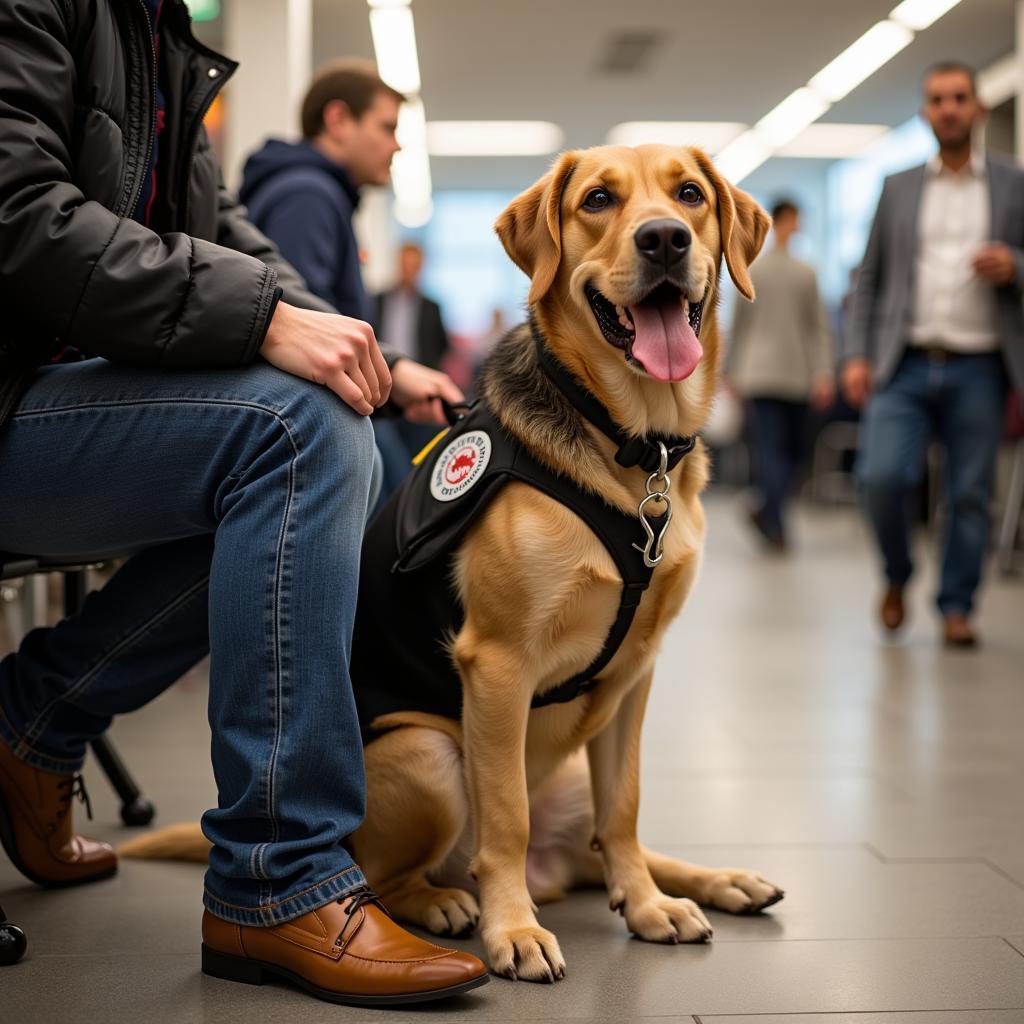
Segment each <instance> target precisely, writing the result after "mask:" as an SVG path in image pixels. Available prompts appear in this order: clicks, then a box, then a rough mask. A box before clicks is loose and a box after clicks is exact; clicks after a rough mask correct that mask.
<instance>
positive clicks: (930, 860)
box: [859, 842, 1024, 889]
mask: <svg viewBox="0 0 1024 1024" xmlns="http://www.w3.org/2000/svg"><path fill="white" fill-rule="evenodd" d="M859 845H861V846H863V847H864V849H865V850H867V851H868V853H870V854H871V855H872V856H873V857H875V858H876V859H877V860H878V861H879V863H881V864H886V865H888V864H981V865H982V866H984V867H986V868H989V869H990V870H991V871H993V872H995V874H997V875H999V877H1000V878H1002V879H1004V880H1005V881H1007V882H1009V883H1010V885H1012V886H1015V887H1016V888H1018V889H1024V883H1022V882H1019V881H1018V880H1017V879H1016V878H1014V877H1013V875H1011V874H1009V873H1008V872H1006V871H1004V870H1003V869H1002V868H1001V867H999V865H998V864H995V863H993V862H992V861H991V860H989V859H988V857H887V856H886V855H885V854H884V853H882V852H881V851H880V850H878V849H877V848H876V847H874V846H872V844H871V843H867V842H865V843H861V844H859Z"/></svg>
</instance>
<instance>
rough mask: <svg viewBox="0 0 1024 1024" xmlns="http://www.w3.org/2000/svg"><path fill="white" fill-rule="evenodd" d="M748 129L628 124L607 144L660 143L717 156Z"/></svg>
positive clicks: (721, 124)
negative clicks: (705, 151)
mask: <svg viewBox="0 0 1024 1024" xmlns="http://www.w3.org/2000/svg"><path fill="white" fill-rule="evenodd" d="M746 127H747V126H746V125H745V124H740V123H739V122H737V121H625V122H623V123H622V124H617V125H616V126H615V127H614V128H612V130H611V131H610V132H609V133H608V144H609V145H611V146H642V145H644V144H645V143H648V142H660V143H662V144H663V145H666V146H700V148H701V149H706V150H708V151H709V152H711V153H717V152H718V151H719V150H720V149H723V148H724V147H725V146H727V145H728V144H729V143H730V142H732V140H733V139H735V138H736V136H737V135H739V134H740V132H742V131H744V130H745V129H746Z"/></svg>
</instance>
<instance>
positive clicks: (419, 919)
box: [384, 885, 480, 938]
mask: <svg viewBox="0 0 1024 1024" xmlns="http://www.w3.org/2000/svg"><path fill="white" fill-rule="evenodd" d="M384 903H385V905H386V906H387V908H388V911H389V912H390V913H391V914H392V915H394V917H396V918H398V919H399V920H401V921H408V922H409V923H410V924H417V925H419V926H420V927H421V928H426V929H427V931H429V932H433V934H434V935H444V936H447V937H449V938H462V937H463V936H466V935H470V934H472V932H473V931H474V929H475V928H476V926H477V923H478V922H479V920H480V906H479V904H478V903H477V901H476V899H475V898H474V897H473V896H472V895H470V893H468V892H466V890H465V889H441V888H438V887H436V886H433V885H425V886H423V887H422V888H417V889H415V890H414V891H409V890H405V891H402V892H398V893H393V894H388V895H386V896H385V898H384Z"/></svg>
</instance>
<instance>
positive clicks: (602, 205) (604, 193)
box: [583, 188, 612, 210]
mask: <svg viewBox="0 0 1024 1024" xmlns="http://www.w3.org/2000/svg"><path fill="white" fill-rule="evenodd" d="M611 205H612V195H611V193H610V192H609V191H608V190H607V189H603V188H592V189H591V190H590V191H589V192H588V193H587V198H586V199H584V200H583V209H584V210H604V209H607V208H608V207H609V206H611Z"/></svg>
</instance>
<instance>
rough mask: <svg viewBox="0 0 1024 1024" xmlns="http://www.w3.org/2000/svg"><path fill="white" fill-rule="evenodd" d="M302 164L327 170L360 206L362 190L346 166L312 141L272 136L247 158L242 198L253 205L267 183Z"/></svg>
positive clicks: (353, 204)
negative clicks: (254, 197)
mask: <svg viewBox="0 0 1024 1024" xmlns="http://www.w3.org/2000/svg"><path fill="white" fill-rule="evenodd" d="M300 167H310V168H315V169H316V170H320V171H324V172H326V173H327V174H329V175H330V176H331V177H332V178H334V179H335V180H336V181H337V182H338V184H339V185H340V186H341V187H342V188H343V189H344V190H345V194H346V195H347V196H348V198H349V200H350V201H351V203H352V206H353V208H355V207H356V206H358V205H359V190H358V189H357V188H356V187H355V186H354V185H353V184H352V179H351V178H350V177H349V176H348V172H347V171H346V170H345V168H344V167H342V166H341V165H340V164H336V163H335V162H334V161H333V160H330V159H328V158H327V157H326V156H324V155H323V153H321V152H320V150H318V149H317V148H316V147H315V146H313V145H311V144H310V143H308V142H305V141H303V142H284V141H282V140H281V139H270V140H269V141H268V142H267V143H266V144H265V145H264V146H263V148H262V149H258V150H256V152H255V153H253V154H252V156H250V157H249V159H248V160H246V162H245V169H244V170H243V172H242V185H241V188H240V189H239V190H238V198H239V199H240V200H241V201H242V202H243V203H245V204H246V205H249V204H250V203H251V202H252V198H253V196H254V195H255V194H256V193H257V192H258V191H259V190H260V189H261V188H263V186H264V185H266V184H267V182H269V181H271V180H272V179H273V178H275V177H277V175H279V174H281V173H283V172H285V171H292V170H295V169H297V168H300Z"/></svg>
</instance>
